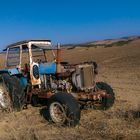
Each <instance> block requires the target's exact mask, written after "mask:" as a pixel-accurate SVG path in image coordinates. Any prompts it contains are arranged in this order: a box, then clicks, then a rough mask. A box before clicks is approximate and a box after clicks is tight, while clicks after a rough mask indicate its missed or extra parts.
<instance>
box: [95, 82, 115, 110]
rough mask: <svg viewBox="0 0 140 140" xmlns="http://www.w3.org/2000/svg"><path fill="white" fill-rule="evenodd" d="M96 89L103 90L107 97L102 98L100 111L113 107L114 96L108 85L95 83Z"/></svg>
mask: <svg viewBox="0 0 140 140" xmlns="http://www.w3.org/2000/svg"><path fill="white" fill-rule="evenodd" d="M96 88H97V89H98V90H104V91H106V93H107V94H108V95H109V96H107V97H102V100H101V106H100V108H101V109H108V108H110V107H112V106H113V104H114V101H115V94H114V92H113V89H112V87H111V86H110V85H108V84H107V83H104V82H97V83H96Z"/></svg>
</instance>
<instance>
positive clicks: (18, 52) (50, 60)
mask: <svg viewBox="0 0 140 140" xmlns="http://www.w3.org/2000/svg"><path fill="white" fill-rule="evenodd" d="M5 51H7V53H6V63H5V68H6V69H7V70H8V71H9V73H10V74H11V75H15V74H23V75H24V76H27V75H28V76H27V77H28V78H29V79H30V80H31V83H32V85H33V86H34V85H40V84H41V78H42V76H41V75H44V74H55V73H56V57H55V53H54V51H53V49H52V46H51V41H50V40H28V41H22V42H17V43H15V44H11V45H9V46H8V47H7V48H6V49H5Z"/></svg>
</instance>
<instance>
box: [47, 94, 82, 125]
mask: <svg viewBox="0 0 140 140" xmlns="http://www.w3.org/2000/svg"><path fill="white" fill-rule="evenodd" d="M46 109H47V119H48V120H49V121H52V122H54V123H56V124H58V125H66V126H76V125H77V124H78V123H79V121H80V107H79V104H78V102H77V101H76V100H75V98H74V97H73V96H72V95H71V94H69V93H56V94H55V95H53V96H52V97H51V98H50V99H49V101H48V105H47V108H46Z"/></svg>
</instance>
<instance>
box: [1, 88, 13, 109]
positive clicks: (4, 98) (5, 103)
mask: <svg viewBox="0 0 140 140" xmlns="http://www.w3.org/2000/svg"><path fill="white" fill-rule="evenodd" d="M11 108H12V107H11V99H10V96H9V95H8V93H7V92H5V90H4V89H3V87H1V86H0V109H1V110H7V111H10V110H11Z"/></svg>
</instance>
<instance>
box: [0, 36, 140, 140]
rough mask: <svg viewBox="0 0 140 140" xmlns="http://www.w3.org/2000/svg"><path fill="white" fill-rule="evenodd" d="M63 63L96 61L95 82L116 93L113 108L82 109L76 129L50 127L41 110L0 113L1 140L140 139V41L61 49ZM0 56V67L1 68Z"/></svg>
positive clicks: (30, 109) (51, 125) (29, 107)
mask: <svg viewBox="0 0 140 140" xmlns="http://www.w3.org/2000/svg"><path fill="white" fill-rule="evenodd" d="M61 59H62V60H63V61H68V62H70V63H79V62H83V61H91V60H95V61H96V62H97V63H98V65H99V75H98V77H97V81H105V82H107V83H109V84H110V85H111V86H112V87H113V89H114V92H115V94H116V101H115V104H114V106H113V107H112V108H111V109H109V110H106V111H101V110H92V109H90V110H83V111H82V115H81V121H80V124H79V125H78V126H76V127H75V128H69V127H60V126H56V125H54V124H50V123H49V122H47V121H46V120H45V119H44V118H43V117H42V116H41V115H40V110H41V108H40V107H35V108H33V107H31V106H28V109H26V110H23V111H21V112H14V113H9V114H6V113H0V140H65V139H68V140H102V139H106V140H112V139H114V140H139V139H140V39H135V40H133V41H131V42H129V43H128V44H126V45H123V46H115V45H114V46H113V47H102V46H99V47H96V48H94V47H77V48H73V49H67V48H66V49H63V50H62V57H61ZM2 61H3V56H1V67H3V62H2Z"/></svg>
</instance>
